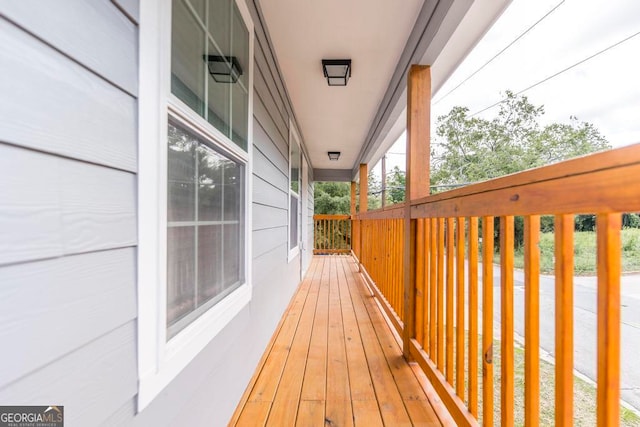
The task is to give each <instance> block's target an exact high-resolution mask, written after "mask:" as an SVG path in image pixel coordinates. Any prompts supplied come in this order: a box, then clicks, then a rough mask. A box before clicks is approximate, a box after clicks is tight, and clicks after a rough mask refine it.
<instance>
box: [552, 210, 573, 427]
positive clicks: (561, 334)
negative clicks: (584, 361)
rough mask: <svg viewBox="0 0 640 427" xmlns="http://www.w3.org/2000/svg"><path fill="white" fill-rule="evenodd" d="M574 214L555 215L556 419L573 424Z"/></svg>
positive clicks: (566, 423) (563, 423)
mask: <svg viewBox="0 0 640 427" xmlns="http://www.w3.org/2000/svg"><path fill="white" fill-rule="evenodd" d="M573 228H574V217H573V215H558V216H556V217H555V227H554V230H555V252H554V253H555V279H556V288H555V297H556V301H555V310H556V319H555V327H556V339H555V343H556V369H555V373H556V384H555V386H556V388H555V403H556V414H555V422H556V425H557V426H561V427H563V426H571V425H573Z"/></svg>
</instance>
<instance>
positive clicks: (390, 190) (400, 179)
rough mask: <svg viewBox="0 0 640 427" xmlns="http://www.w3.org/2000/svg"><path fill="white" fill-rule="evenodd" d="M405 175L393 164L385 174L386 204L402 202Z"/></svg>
mask: <svg viewBox="0 0 640 427" xmlns="http://www.w3.org/2000/svg"><path fill="white" fill-rule="evenodd" d="M405 185H406V176H405V173H404V171H401V170H400V168H399V167H398V166H394V167H393V169H392V170H391V172H390V173H389V174H388V175H387V201H386V202H387V204H389V205H394V204H396V203H402V202H404V195H405Z"/></svg>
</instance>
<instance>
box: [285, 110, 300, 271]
mask: <svg viewBox="0 0 640 427" xmlns="http://www.w3.org/2000/svg"><path fill="white" fill-rule="evenodd" d="M293 141H295V142H296V143H297V144H298V151H299V154H300V160H299V163H300V167H299V169H298V178H299V179H298V182H299V186H300V187H302V180H301V179H300V178H301V174H302V144H301V143H300V135H299V134H298V132H297V131H296V129H295V125H294V123H293V120H291V119H289V180H288V182H289V197H288V200H287V203H288V206H287V211H288V213H289V215H288V216H287V249H288V256H287V261H288V262H289V263H290V262H291V261H293V260H294V259H295V258H296V257H297V256H298V255H299V254H300V220H301V212H300V211H301V209H302V207H301V204H302V202H301V194H302V190H303V189H302V188H299V189H298V190H299V191H298V192H297V193H296V192H295V191H293V190H292V189H291V146H292V145H293V144H292V142H293ZM292 194H293V195H295V196H296V197H297V198H298V222H297V224H298V233H297V236H298V241H297V242H296V246H294V247H293V248H291V195H292Z"/></svg>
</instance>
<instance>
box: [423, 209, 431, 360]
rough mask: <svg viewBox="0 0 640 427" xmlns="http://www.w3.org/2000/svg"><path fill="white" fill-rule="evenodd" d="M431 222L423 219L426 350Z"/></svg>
mask: <svg viewBox="0 0 640 427" xmlns="http://www.w3.org/2000/svg"><path fill="white" fill-rule="evenodd" d="M430 248H431V222H430V220H429V219H428V218H425V219H424V254H425V258H424V262H425V263H424V308H423V310H424V315H423V327H422V333H423V337H422V340H423V343H424V344H423V345H422V348H424V349H425V350H427V349H428V348H429V286H430V285H429V284H430V283H431V280H430V278H429V276H430V273H429V272H430V265H431V249H430Z"/></svg>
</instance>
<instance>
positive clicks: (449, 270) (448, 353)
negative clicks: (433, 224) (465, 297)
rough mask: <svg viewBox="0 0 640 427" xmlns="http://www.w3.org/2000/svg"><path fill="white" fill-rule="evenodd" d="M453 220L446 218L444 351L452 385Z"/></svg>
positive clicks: (448, 376) (447, 375) (447, 373)
mask: <svg viewBox="0 0 640 427" xmlns="http://www.w3.org/2000/svg"><path fill="white" fill-rule="evenodd" d="M454 224H455V219H454V218H447V298H446V299H447V309H446V311H447V315H446V318H447V321H446V323H447V325H446V327H447V331H446V336H447V337H446V342H447V346H446V347H447V351H446V359H447V360H446V372H445V377H446V378H447V382H448V383H449V384H453V381H454V377H453V373H454V367H455V365H454V357H453V356H454V354H453V347H454V344H455V340H454V336H453V331H454V327H453V326H454V318H455V313H454V307H455V305H454V287H453V284H454V277H455V276H454V273H453V271H454V270H453V266H454V263H455V258H454V255H453V254H454V250H455V244H454V242H455V227H454Z"/></svg>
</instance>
